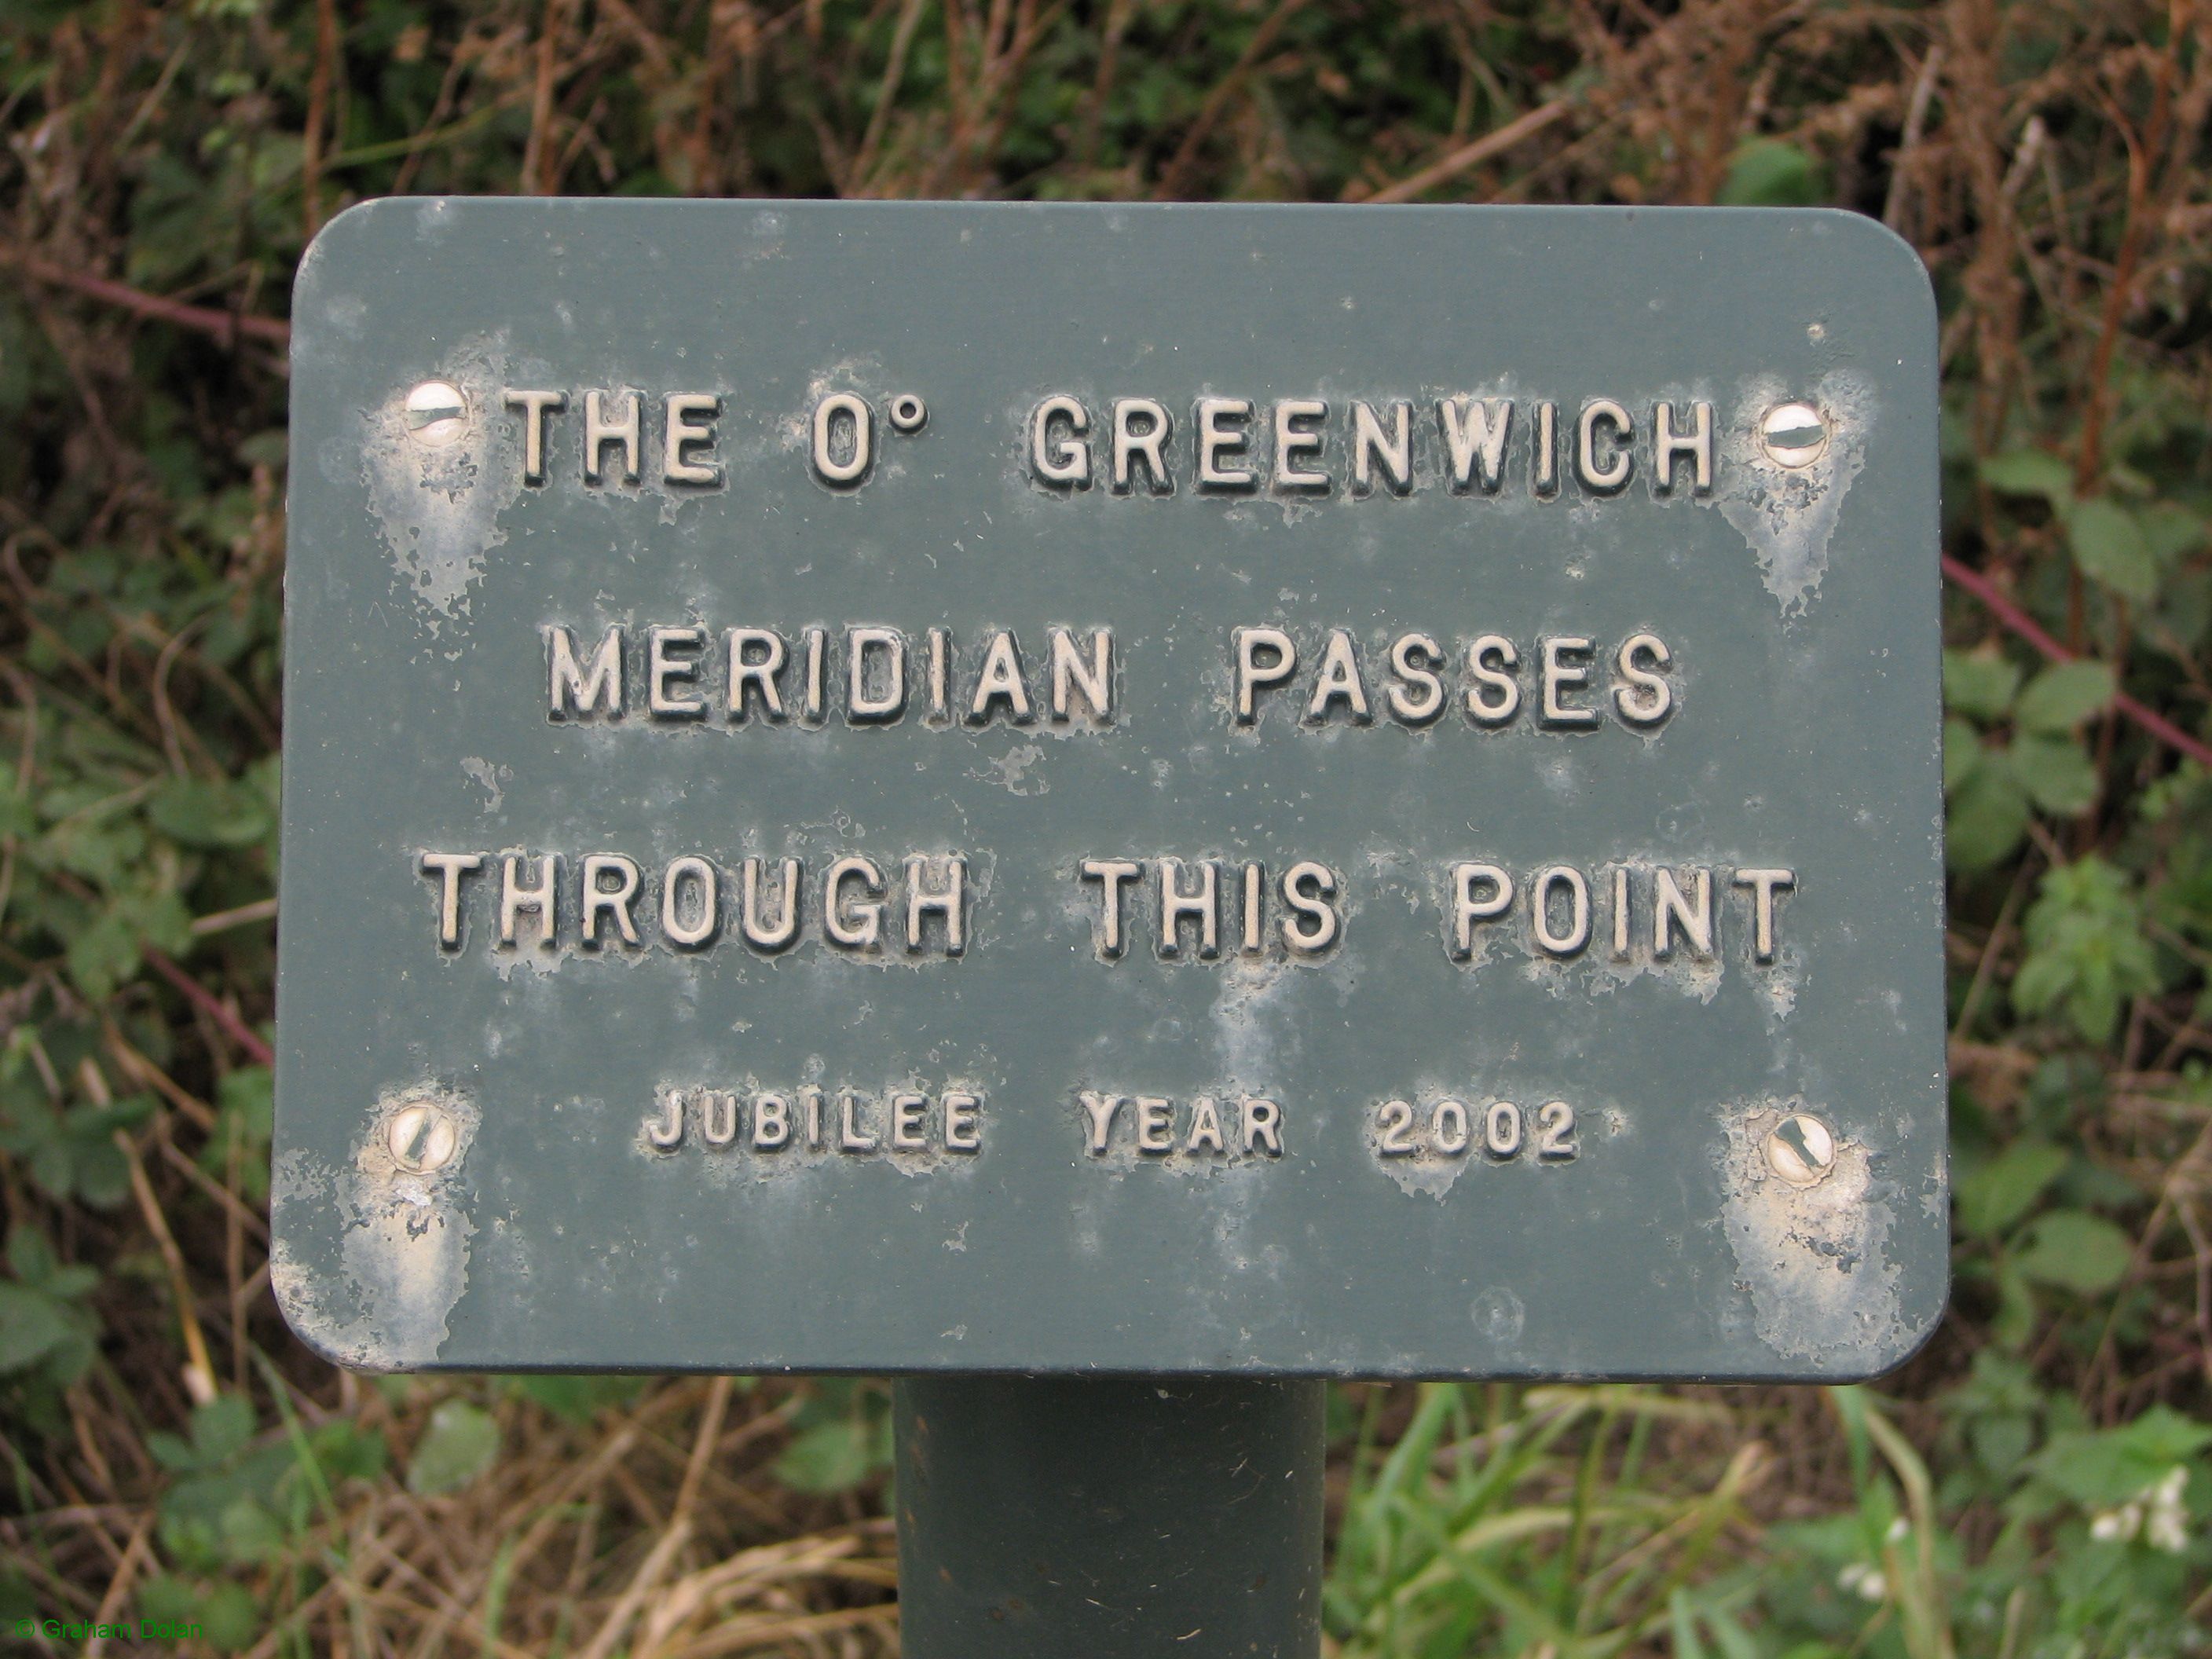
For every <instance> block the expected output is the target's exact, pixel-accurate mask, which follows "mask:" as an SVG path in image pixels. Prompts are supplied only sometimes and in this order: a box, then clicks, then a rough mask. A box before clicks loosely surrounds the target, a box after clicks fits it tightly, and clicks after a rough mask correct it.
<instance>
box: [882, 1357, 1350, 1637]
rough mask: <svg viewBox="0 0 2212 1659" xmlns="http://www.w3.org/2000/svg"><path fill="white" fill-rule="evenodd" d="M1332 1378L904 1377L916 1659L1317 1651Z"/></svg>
mask: <svg viewBox="0 0 2212 1659" xmlns="http://www.w3.org/2000/svg"><path fill="white" fill-rule="evenodd" d="M1323 1386H1324V1385H1323V1384H1322V1383H1310V1382H1290V1383H1274V1382H1246V1381H1237V1380H1228V1379H1213V1378H1209V1379H1203V1380H1185V1381H1172V1382H1171V1381H1164V1380H1160V1379H1149V1380H1148V1379H1143V1378H1137V1379H1094V1378H1083V1379H1074V1380H1071V1379H1062V1378H1035V1377H974V1376H945V1377H909V1378H903V1379H901V1380H900V1381H899V1382H898V1383H896V1386H895V1388H894V1389H893V1396H892V1397H893V1417H894V1421H895V1424H896V1431H897V1440H898V1492H897V1502H898V1525H899V1619H900V1629H901V1646H902V1651H903V1653H904V1654H905V1655H906V1659H1123V1656H1128V1659H1136V1656H1139V1655H1141V1656H1144V1659H1159V1656H1161V1655H1168V1654H1172V1655H1174V1656H1176V1659H1231V1656H1236V1659H1314V1656H1316V1655H1318V1654H1319V1653H1320V1651H1321V1550H1322V1401H1323V1393H1322V1390H1323Z"/></svg>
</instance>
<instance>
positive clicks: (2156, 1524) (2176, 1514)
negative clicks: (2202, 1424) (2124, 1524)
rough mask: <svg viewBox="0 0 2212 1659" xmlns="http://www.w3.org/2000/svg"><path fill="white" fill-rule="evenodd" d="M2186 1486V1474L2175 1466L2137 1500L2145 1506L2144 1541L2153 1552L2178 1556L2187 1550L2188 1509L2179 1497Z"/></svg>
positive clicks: (2179, 1467)
mask: <svg viewBox="0 0 2212 1659" xmlns="http://www.w3.org/2000/svg"><path fill="white" fill-rule="evenodd" d="M2188 1484H2189V1471H2188V1470H2187V1469H2185V1468H2183V1467H2182V1466H2181V1465H2180V1464H2179V1463H2177V1464H2175V1465H2174V1466H2173V1467H2172V1468H2170V1469H2168V1470H2167V1471H2166V1476H2165V1478H2164V1479H2163V1480H2160V1482H2159V1483H2158V1484H2157V1485H2156V1486H2153V1487H2151V1488H2150V1489H2149V1490H2148V1492H2145V1493H2144V1494H2143V1496H2142V1499H2141V1500H2140V1501H2142V1503H2143V1504H2146V1505H2147V1506H2148V1507H2147V1510H2146V1512H2145V1515H2144V1518H2143V1541H2144V1542H2145V1543H2147V1544H2148V1545H2149V1546H2150V1547H2152V1548H2153V1549H2159V1550H2164V1551H2165V1552H2166V1553H2167V1554H2169V1555H2179V1554H2180V1553H2182V1552H2183V1551H2184V1550H2185V1549H2187V1548H2188V1547H2189V1525H2188V1522H2189V1506H2188V1505H2187V1504H2185V1503H2184V1502H2183V1501H2182V1497H2181V1493H2182V1489H2183V1488H2184V1487H2185V1486H2188Z"/></svg>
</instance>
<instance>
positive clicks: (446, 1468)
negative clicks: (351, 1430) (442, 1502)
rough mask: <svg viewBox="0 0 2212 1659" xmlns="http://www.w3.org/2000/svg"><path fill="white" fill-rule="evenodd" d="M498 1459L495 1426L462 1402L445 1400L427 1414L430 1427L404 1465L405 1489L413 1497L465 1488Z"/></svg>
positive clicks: (423, 1433) (473, 1408) (480, 1411)
mask: <svg viewBox="0 0 2212 1659" xmlns="http://www.w3.org/2000/svg"><path fill="white" fill-rule="evenodd" d="M498 1456H499V1425H498V1424H497V1423H495V1422H494V1421H493V1420H492V1418H491V1413H489V1412H486V1411H483V1410H480V1409H478V1408H477V1407H474V1406H471V1405H470V1404H469V1403H468V1402H467V1401H465V1400H448V1401H446V1402H445V1403H444V1404H443V1405H441V1406H440V1407H438V1408H437V1409H436V1410H435V1411H434V1412H432V1413H430V1426H429V1427H428V1428H427V1429H425V1430H424V1431H422V1439H421V1440H419V1441H417V1442H416V1445H415V1455H414V1456H412V1457H411V1458H410V1459H409V1460H408V1462H407V1490H408V1491H410V1492H413V1493H414V1494H415V1495H416V1497H417V1498H433V1497H435V1496H436V1495H437V1494H438V1493H440V1492H453V1491H456V1490H458V1489H459V1488H460V1487H462V1486H467V1485H468V1484H469V1482H470V1481H471V1480H475V1479H476V1478H477V1476H478V1475H480V1474H483V1472H484V1471H485V1470H486V1469H488V1468H490V1467H491V1466H492V1464H493V1462H495V1461H496V1460H497V1458H498Z"/></svg>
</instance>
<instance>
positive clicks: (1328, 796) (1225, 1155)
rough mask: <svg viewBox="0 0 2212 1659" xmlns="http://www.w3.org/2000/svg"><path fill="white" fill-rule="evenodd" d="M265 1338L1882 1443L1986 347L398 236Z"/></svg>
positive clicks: (554, 214)
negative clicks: (1781, 1389) (1655, 1384)
mask: <svg viewBox="0 0 2212 1659" xmlns="http://www.w3.org/2000/svg"><path fill="white" fill-rule="evenodd" d="M293 356H294V383H293V384H294V390H293V419H292V456H293V459H292V471H291V501H290V515H291V516H290V526H291V554H290V566H289V596H288V605H289V647H288V677H289V678H288V688H287V716H288V719H287V731H286V740H285V779H284V785H285V787H284V811H285V838H284V861H283V881H282V895H281V898H282V917H283V927H282V941H281V960H280V981H279V998H280V1013H281V1023H280V1025H279V1028H278V1029H279V1035H280V1045H279V1046H280V1054H279V1061H278V1073H277V1087H278V1118H277V1144H276V1164H275V1176H274V1186H273V1206H274V1214H275V1231H276V1243H275V1250H274V1257H273V1267H272V1273H273V1278H274V1282H275V1286H276V1291H277V1293H278V1296H279V1297H280V1299H281V1301H282V1303H283V1307H284V1309H285V1311H286V1313H287V1315H288V1316H289V1318H290V1320H291V1322H292V1323H293V1325H294V1327H295V1328H296V1329H297V1330H298V1331H299V1332H300V1333H301V1335H302V1336H304V1337H305V1338H307V1340H309V1341H310V1342H311V1343H312V1344H313V1345H314V1346H316V1347H317V1348H319V1350H321V1351H322V1352H325V1353H326V1354H328V1355H330V1356H331V1358H335V1359H337V1360H339V1361H341V1362H343V1363H345V1364H352V1365H357V1366H362V1367H368V1368H399V1369H417V1368H459V1369H477V1370H511V1369H531V1368H542V1369H551V1370H590V1369H600V1368H616V1369H636V1370H687V1369H690V1370H716V1371H762V1370H810V1371H813V1370H819V1371H832V1370H875V1371H906V1372H921V1371H932V1370H944V1371H959V1372H994V1371H995V1372H1009V1373H1013V1372H1018V1373H1052V1372H1060V1373H1094V1372H1120V1373H1131V1374H1138V1373H1142V1374H1153V1375H1165V1374H1175V1373H1185V1374H1188V1373H1219V1374H1241V1375H1245V1376H1255V1377H1257V1376H1301V1375H1304V1376H1313V1375H1366V1376H1423V1375H1432V1376H1498V1377H1506V1376H1547V1377H1558V1376H1586V1377H1624V1376H1645V1377H1676V1378H1739V1379H1758V1378H1771V1379H1806V1380H1810V1379H1841V1378H1850V1377H1857V1376H1868V1375H1871V1374H1873V1373H1876V1372H1879V1371H1881V1370H1885V1369H1887V1368H1888V1367H1890V1366H1893V1365H1894V1364H1897V1363H1898V1362H1899V1360H1901V1359H1902V1358H1905V1356H1906V1355H1907V1354H1909V1353H1910V1352H1911V1351H1912V1350H1913V1348H1914V1347H1915V1346H1917V1344H1918V1342H1919V1341H1920V1340H1922V1338H1923V1336H1924V1335H1925V1334H1927V1333H1928V1331H1929V1329H1930V1328H1931V1327H1932V1324H1933V1322H1935V1320H1936V1317H1937V1316H1938V1315H1939V1313H1940V1311H1941V1309H1942V1303H1943V1298H1944V1294H1945V1288H1946V1284H1947V1273H1948V1268H1947V1244H1948V1211H1947V1204H1946V1186H1945V1167H1944V1157H1945V1152H1944V1144H1945V1143H1944V1060H1943V1039H1944V1029H1943V987H1942V957H1941V947H1942V798H1941V791H1940V783H1939V758H1940V757H1939V735H1938V726H1939V721H1938V698H1937V659H1938V652H1937V646H1938V641H1937V630H1936V601H1937V573H1936V532H1937V523H1936V361H1935V330H1934V309H1933V304H1932V301H1931V298H1930V295H1929V285H1928V282H1927V278H1926V276H1925V275H1924V273H1923V271H1922V270H1921V268H1920V266H1919V265H1918V264H1917V261H1916V260H1915V258H1913V257H1912V255H1911V253H1910V252H1909V251H1908V250H1907V249H1906V248H1905V245H1904V244H1902V243H1901V242H1899V241H1898V240H1896V239H1894V238H1893V237H1892V236H1891V235H1889V234H1887V232H1886V231H1884V230H1882V229H1881V228H1880V227H1879V226H1877V225H1875V224H1873V223H1871V222H1869V221H1866V220H1864V219H1861V218H1857V217H1853V216H1845V215H1841V214H1834V213H1827V212H1812V211H1804V212H1800V211H1772V212H1769V211H1749V210H1745V211H1728V210H1721V211H1712V210H1678V211H1641V210H1595V209H1592V210H1580V209H1568V210H1522V209H1510V208H1503V209H1486V208H1465V209H1459V208H1437V209H1399V210H1363V209H1344V208H1307V207H1249V208H1246V207H1237V208H1214V207H1207V208H1184V207H1141V208H1123V207H1096V208H1094V207H1033V206H1010V205H964V204H860V205H852V204H819V203H812V204H810V203H775V204H769V203H757V202H734V201H732V202H685V203H663V202H635V201H625V202H610V201H599V202H567V201H511V200H509V201H493V200H484V201H456V200H389V201H382V202H378V203H374V204H370V205H368V206H365V207H362V208H357V209H356V210H353V211H351V212H349V213H348V214H346V215H344V216H343V217H341V218H340V219H339V220H337V222H334V223H333V224H332V225H331V227H330V228H327V229H326V230H325V232H324V234H322V236H321V237H320V238H319V240H317V241H316V243H315V244H314V246H313V248H312V249H311V250H310V251H309V252H308V254H307V258H306V259H305V261H304V263H303V264H302V266H301V275H300V280H299V287H298V291H297V298H296V302H295V343H294V349H293Z"/></svg>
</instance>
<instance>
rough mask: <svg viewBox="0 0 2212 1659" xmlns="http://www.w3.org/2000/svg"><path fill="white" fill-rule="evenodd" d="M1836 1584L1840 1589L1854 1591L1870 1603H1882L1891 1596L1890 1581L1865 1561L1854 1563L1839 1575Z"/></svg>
mask: <svg viewBox="0 0 2212 1659" xmlns="http://www.w3.org/2000/svg"><path fill="white" fill-rule="evenodd" d="M1836 1583H1837V1586H1838V1588H1839V1589H1847V1590H1851V1591H1854V1592H1856V1593H1857V1595H1861V1596H1863V1597H1864V1598H1865V1599H1866V1600H1867V1601H1881V1600H1883V1599H1884V1598H1885V1597H1887V1595H1889V1581H1888V1580H1887V1578H1884V1577H1882V1576H1881V1571H1879V1570H1878V1569H1876V1568H1875V1567H1872V1566H1869V1565H1868V1564H1867V1563H1866V1562H1864V1561H1854V1562H1852V1563H1851V1564H1850V1565H1849V1566H1848V1567H1845V1568H1844V1570H1843V1571H1841V1572H1839V1573H1838V1574H1837V1575H1836Z"/></svg>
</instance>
